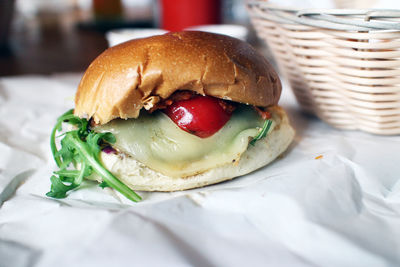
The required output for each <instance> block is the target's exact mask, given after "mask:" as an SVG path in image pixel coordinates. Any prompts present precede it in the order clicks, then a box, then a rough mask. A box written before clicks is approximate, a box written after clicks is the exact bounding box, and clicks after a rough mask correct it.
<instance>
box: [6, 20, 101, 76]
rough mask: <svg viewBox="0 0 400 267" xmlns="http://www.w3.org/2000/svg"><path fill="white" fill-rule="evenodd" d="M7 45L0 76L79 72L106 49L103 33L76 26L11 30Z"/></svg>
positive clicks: (31, 27)
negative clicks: (8, 47) (8, 45)
mask: <svg viewBox="0 0 400 267" xmlns="http://www.w3.org/2000/svg"><path fill="white" fill-rule="evenodd" d="M10 44H11V48H10V51H9V53H7V54H4V53H3V54H2V55H0V76H10V75H23V74H51V73H60V72H82V71H84V70H85V69H86V68H87V66H88V65H89V64H90V62H91V61H92V60H93V59H94V58H95V57H96V56H97V55H98V54H100V53H101V52H102V51H104V50H105V49H106V48H107V41H106V39H105V37H104V33H102V32H98V31H94V30H89V29H86V30H83V29H79V28H78V27H77V26H76V25H75V26H73V25H71V26H69V27H62V26H61V25H52V26H49V25H48V26H38V25H36V26H35V25H34V26H27V27H24V28H23V29H19V30H18V31H14V32H12V33H11V37H10Z"/></svg>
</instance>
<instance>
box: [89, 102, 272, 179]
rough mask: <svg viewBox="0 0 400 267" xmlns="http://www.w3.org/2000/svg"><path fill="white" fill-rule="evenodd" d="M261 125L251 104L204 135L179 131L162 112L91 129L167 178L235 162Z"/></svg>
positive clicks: (192, 173)
mask: <svg viewBox="0 0 400 267" xmlns="http://www.w3.org/2000/svg"><path fill="white" fill-rule="evenodd" d="M262 125H263V121H262V119H261V118H260V116H259V115H258V114H257V113H256V112H255V111H254V110H253V109H252V108H251V107H248V106H243V107H240V108H238V109H237V110H235V112H234V113H233V114H232V117H231V119H230V120H229V121H228V122H227V123H226V124H225V126H224V127H223V128H222V129H220V130H219V131H218V132H217V133H215V134H214V135H212V136H211V137H208V138H200V137H197V136H195V135H193V134H190V133H187V132H185V131H183V130H181V129H180V128H179V127H178V126H177V125H176V124H175V123H174V122H173V121H172V120H171V119H170V118H169V117H168V116H167V115H165V114H164V113H162V112H155V113H153V114H148V113H147V112H142V113H141V114H140V116H139V118H138V119H128V120H121V119H117V120H113V121H111V122H109V123H107V124H105V125H102V126H99V127H96V128H95V131H97V132H111V133H113V134H114V135H115V137H116V139H117V141H116V143H115V144H114V145H113V147H115V148H116V149H118V150H120V151H122V152H124V153H126V154H128V155H130V156H132V157H133V158H135V159H136V160H138V161H139V162H141V163H143V164H145V165H146V166H148V167H149V168H151V169H153V170H155V171H158V172H160V173H162V174H164V175H167V176H171V177H186V176H191V175H196V174H198V173H202V172H204V171H206V170H209V169H212V168H215V167H217V166H220V165H224V164H226V163H229V162H235V161H238V160H239V159H240V155H241V154H242V153H243V152H245V151H246V149H247V146H248V145H249V141H250V140H251V139H252V137H254V136H256V135H257V134H258V133H259V131H260V127H262ZM273 126H274V124H273V125H272V127H273Z"/></svg>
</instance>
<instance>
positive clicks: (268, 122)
mask: <svg viewBox="0 0 400 267" xmlns="http://www.w3.org/2000/svg"><path fill="white" fill-rule="evenodd" d="M271 125H272V121H271V120H265V121H264V125H263V127H262V129H261V131H260V132H259V133H258V134H257V135H256V136H255V137H254V138H253V140H251V142H250V145H252V146H254V145H255V144H256V142H257V141H258V140H260V139H262V138H264V137H265V136H267V134H268V131H269V128H271Z"/></svg>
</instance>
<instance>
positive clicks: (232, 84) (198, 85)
mask: <svg viewBox="0 0 400 267" xmlns="http://www.w3.org/2000/svg"><path fill="white" fill-rule="evenodd" d="M280 95H281V83H280V80H279V77H278V75H277V73H276V72H275V70H274V69H273V68H272V66H271V65H270V64H269V63H268V62H267V60H266V59H265V58H264V57H263V56H262V55H260V54H259V53H258V52H257V51H256V50H254V49H253V48H252V47H251V46H250V45H249V44H247V43H246V42H243V41H240V40H238V39H235V38H231V37H228V36H225V35H218V34H212V33H205V32H195V31H184V32H171V33H167V34H164V35H160V36H153V37H149V38H143V39H136V40H132V41H128V42H126V43H123V44H120V45H117V46H114V47H111V48H109V49H107V50H106V51H105V52H103V53H102V54H101V55H100V56H99V57H97V58H96V59H95V60H94V61H93V62H92V63H91V64H90V66H89V67H88V69H87V70H86V72H85V74H84V76H83V78H82V80H81V82H80V84H79V86H78V90H77V92H76V96H75V109H74V110H71V111H69V112H67V113H65V114H64V115H62V116H61V117H60V118H59V119H58V120H57V123H56V126H55V127H54V129H53V132H52V136H51V148H52V152H53V155H54V159H55V161H56V163H57V165H58V166H59V168H60V169H59V170H58V171H56V172H54V175H53V176H52V177H51V183H52V185H51V190H50V192H49V193H47V195H48V196H50V197H59V198H62V197H65V196H66V195H67V192H68V191H69V190H73V189H76V188H77V187H79V185H80V184H81V183H82V181H83V180H84V179H89V180H96V181H98V182H99V183H100V186H101V187H111V188H114V189H116V190H117V191H119V192H121V193H122V194H123V195H125V196H126V197H128V198H129V199H131V200H134V201H138V200H140V196H139V195H137V194H136V193H135V192H134V191H133V190H138V191H176V190H185V189H191V188H197V187H202V186H206V185H210V184H215V183H219V182H222V181H226V180H230V179H232V178H234V177H238V176H242V175H245V174H248V173H250V172H252V171H254V170H256V169H259V168H261V167H263V166H265V165H267V164H268V163H270V162H271V161H273V160H274V159H275V158H277V157H278V156H279V155H280V154H282V153H283V152H284V151H285V150H286V149H287V147H288V146H289V144H290V143H291V141H292V140H293V137H294V130H293V129H292V127H291V126H290V124H289V120H288V117H287V115H286V113H285V111H284V110H283V109H282V108H280V107H279V106H277V103H278V100H279V98H280ZM64 125H69V127H66V128H67V130H65V127H64ZM62 128H63V129H62ZM61 129H62V130H61ZM58 131H63V134H62V135H61V137H62V139H61V140H58V139H57V138H56V132H58Z"/></svg>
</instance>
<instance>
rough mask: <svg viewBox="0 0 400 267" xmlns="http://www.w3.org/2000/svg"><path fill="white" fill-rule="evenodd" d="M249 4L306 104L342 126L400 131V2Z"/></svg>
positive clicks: (259, 29)
mask: <svg viewBox="0 0 400 267" xmlns="http://www.w3.org/2000/svg"><path fill="white" fill-rule="evenodd" d="M248 9H249V12H250V16H251V19H252V22H253V25H254V26H255V29H256V31H257V34H258V35H259V37H261V39H263V40H265V42H266V43H267V44H268V46H269V48H270V49H271V51H272V53H273V55H274V56H275V58H276V59H277V63H278V66H279V69H280V71H281V72H282V74H283V75H284V76H285V77H286V78H287V79H288V80H289V82H290V85H291V87H292V89H293V91H294V94H295V96H296V98H297V100H298V102H299V103H300V105H301V107H302V108H303V109H304V110H306V111H309V112H311V113H313V114H316V115H317V116H318V117H320V118H321V119H322V120H324V121H326V122H328V123H329V124H331V125H333V126H335V127H337V128H340V129H359V130H363V131H366V132H370V133H375V134H384V135H391V134H400V23H399V22H400V10H355V9H329V10H322V9H318V10H317V9H310V10H299V9H289V8H282V7H277V6H274V5H272V4H269V3H266V2H264V1H254V2H248Z"/></svg>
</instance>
